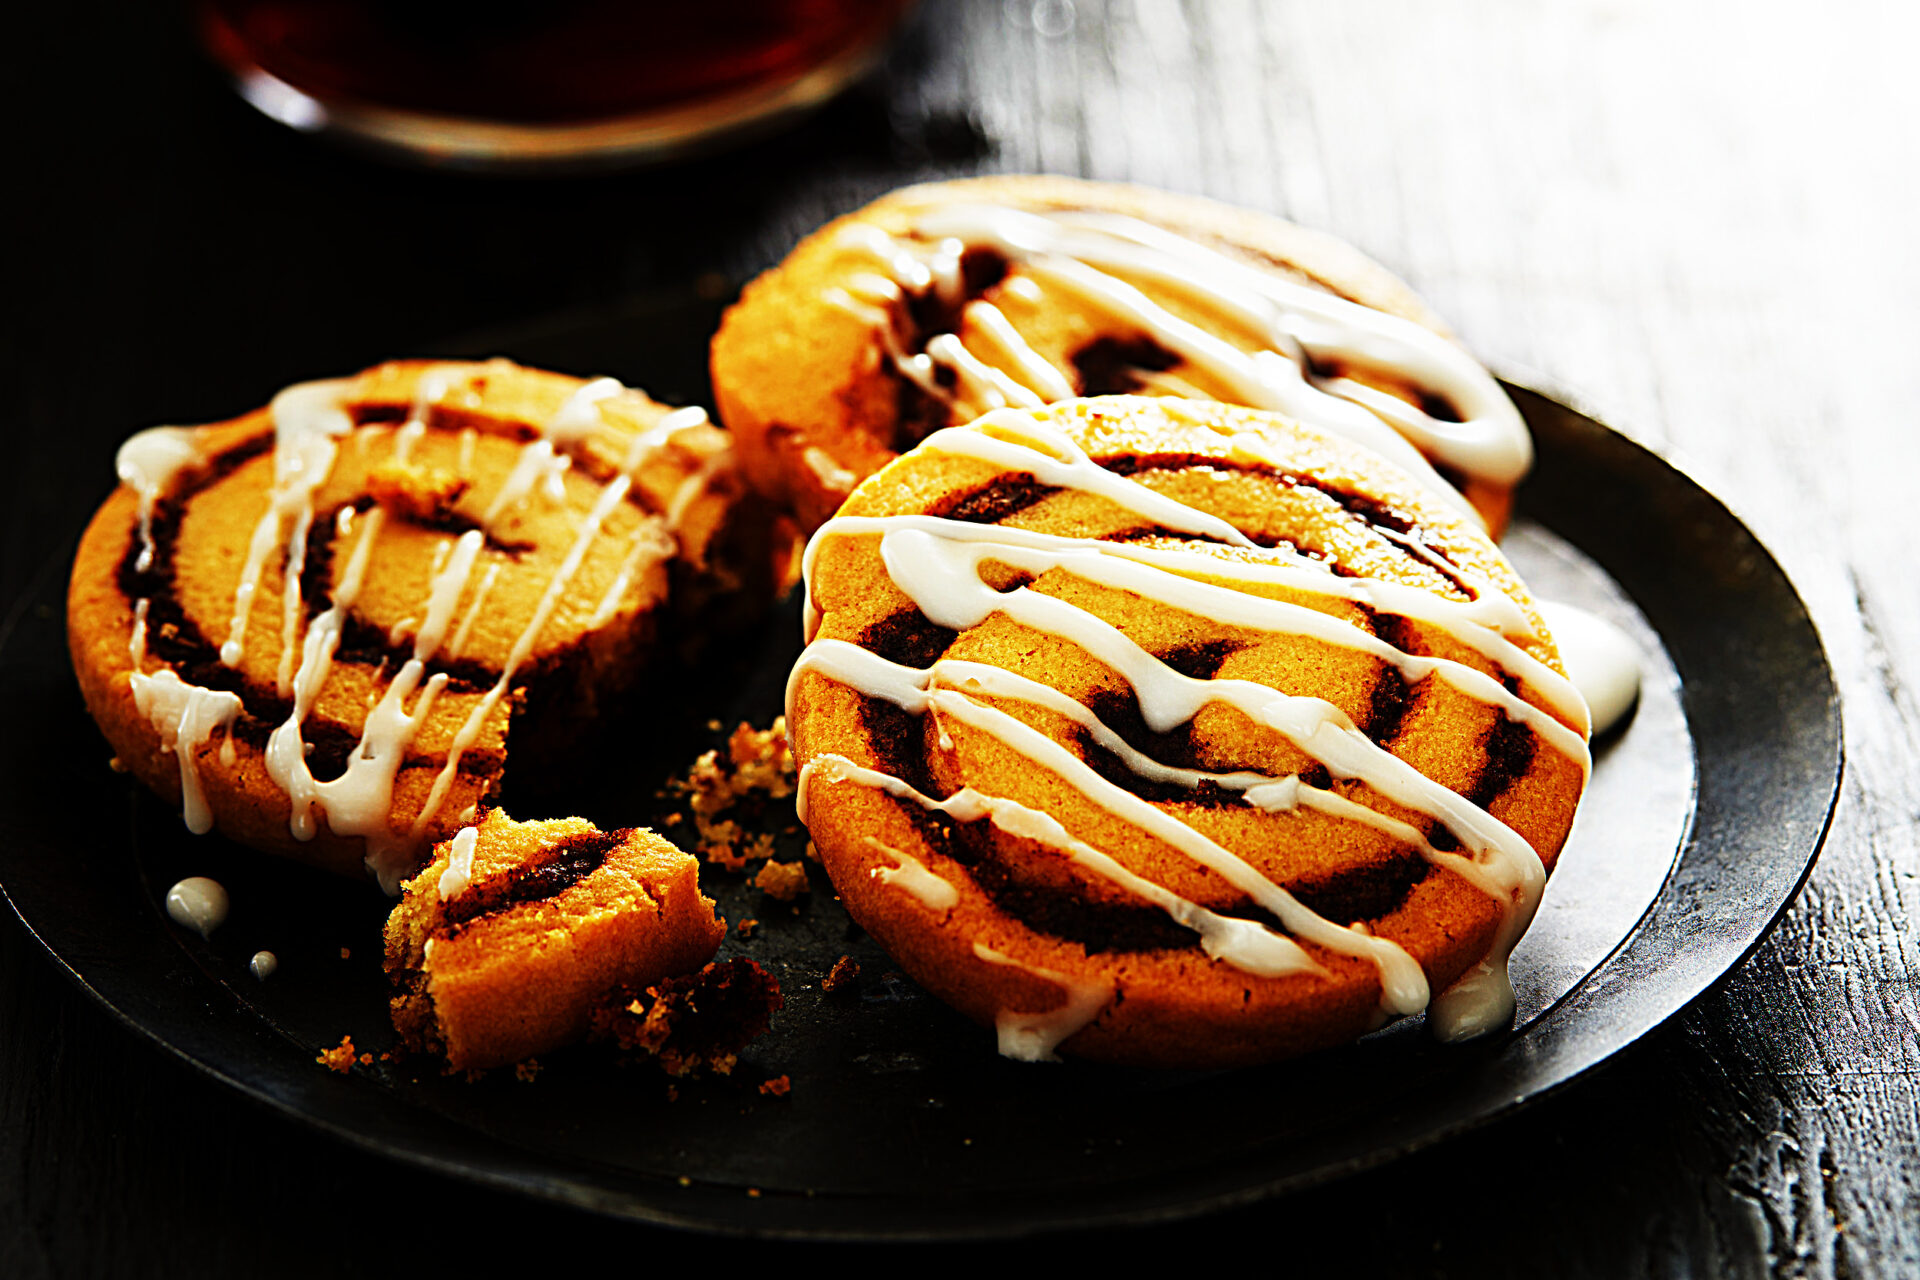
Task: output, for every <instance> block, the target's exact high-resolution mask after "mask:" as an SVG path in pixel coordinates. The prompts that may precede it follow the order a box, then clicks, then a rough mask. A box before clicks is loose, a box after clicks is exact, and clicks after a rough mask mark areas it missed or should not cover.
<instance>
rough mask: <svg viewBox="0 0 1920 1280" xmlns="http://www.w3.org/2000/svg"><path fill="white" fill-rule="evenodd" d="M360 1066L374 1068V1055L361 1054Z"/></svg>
mask: <svg viewBox="0 0 1920 1280" xmlns="http://www.w3.org/2000/svg"><path fill="white" fill-rule="evenodd" d="M360 1065H361V1066H363V1067H370V1066H372V1065H373V1055H372V1054H370V1053H363V1054H361V1055H360Z"/></svg>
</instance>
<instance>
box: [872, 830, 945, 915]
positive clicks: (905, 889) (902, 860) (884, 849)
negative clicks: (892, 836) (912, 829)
mask: <svg viewBox="0 0 1920 1280" xmlns="http://www.w3.org/2000/svg"><path fill="white" fill-rule="evenodd" d="M867 844H868V845H869V846H870V847H871V848H873V849H875V850H877V851H879V852H881V853H884V854H886V855H887V856H888V857H889V858H892V859H893V861H894V865H893V866H891V867H875V868H873V870H871V871H870V872H868V873H867V874H868V875H870V876H871V877H873V879H875V880H877V881H879V882H880V883H881V884H884V885H891V886H893V887H894V888H896V889H898V890H900V891H901V892H902V893H904V894H906V895H907V896H908V897H910V898H912V899H914V900H915V901H916V902H918V903H919V904H920V905H921V906H923V907H925V908H926V909H927V910H929V911H932V912H934V913H936V914H938V913H941V912H945V911H951V910H952V909H953V908H954V906H955V905H956V904H957V903H958V902H959V901H960V891H959V890H958V889H956V888H954V887H953V885H952V884H951V883H949V882H948V881H947V880H945V879H943V878H941V877H940V876H938V875H935V874H934V872H933V869H932V868H930V867H928V866H927V864H926V863H924V862H922V861H920V859H918V858H916V857H914V856H913V855H912V854H910V853H902V852H901V851H900V850H898V849H896V848H894V847H893V846H892V845H887V844H882V843H880V842H879V841H878V840H875V839H874V838H873V837H872V836H868V837H867Z"/></svg>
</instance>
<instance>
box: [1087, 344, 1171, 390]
mask: <svg viewBox="0 0 1920 1280" xmlns="http://www.w3.org/2000/svg"><path fill="white" fill-rule="evenodd" d="M1072 359H1073V368H1074V373H1075V380H1076V381H1077V382H1078V384H1079V387H1080V394H1081V395H1083V396H1123V395H1130V394H1132V393H1133V392H1135V391H1138V390H1140V389H1141V388H1142V387H1144V386H1146V383H1145V382H1144V381H1142V380H1141V378H1140V377H1139V374H1140V373H1141V372H1142V371H1148V372H1152V373H1164V372H1166V371H1167V370H1168V369H1172V368H1174V367H1175V366H1177V365H1178V364H1179V363H1180V357H1179V356H1178V355H1176V354H1174V353H1173V352H1171V351H1169V350H1167V349H1166V348H1165V347H1163V346H1161V345H1160V344H1159V343H1157V342H1155V341H1154V340H1153V339H1152V338H1149V337H1148V336H1147V335H1146V334H1144V333H1142V334H1136V335H1134V336H1133V337H1127V338H1119V337H1112V336H1107V337H1100V338H1095V339H1094V340H1093V341H1092V342H1089V343H1088V344H1087V345H1086V346H1084V347H1081V348H1080V349H1079V350H1078V351H1076V352H1074V353H1073V357H1072Z"/></svg>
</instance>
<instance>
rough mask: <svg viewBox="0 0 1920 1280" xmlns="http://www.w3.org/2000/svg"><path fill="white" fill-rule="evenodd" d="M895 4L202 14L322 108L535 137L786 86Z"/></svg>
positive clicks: (740, 0) (232, 44)
mask: <svg viewBox="0 0 1920 1280" xmlns="http://www.w3.org/2000/svg"><path fill="white" fill-rule="evenodd" d="M908 3H909V0H201V17H202V23H203V28H204V31H205V35H206V39H207V41H208V43H209V45H210V46H211V47H212V49H213V51H214V52H215V53H216V54H217V55H218V56H219V57H220V58H221V60H222V61H224V62H226V63H227V64H228V65H229V66H236V67H242V66H255V67H258V68H260V69H261V70H263V71H266V72H268V73H270V74H271V75H273V76H275V77H277V78H278V79H280V80H282V81H285V82H286V83H287V84H290V85H292V86H293V87H294V88H296V89H299V90H301V91H302V92H304V93H307V94H309V95H310V96H312V97H313V98H316V99H318V100H319V101H321V102H324V103H334V104H338V103H356V104H363V105H370V106H379V107H389V108H397V109H399V110H403V111H414V112H420V113H424V114H432V115H444V116H458V117H463V118H467V119H473V120H488V121H500V122H506V123H512V124H529V125H548V124H570V123H578V122H587V121H596V120H609V119H618V118H623V117H630V116H636V115H643V114H645V113H648V112H652V111H658V110H663V109H668V108H672V107H675V106H679V105H682V104H686V103H691V102H697V101H701V100H705V99H710V98H715V97H720V96H723V95H727V94H732V93H739V92H747V91H752V90H755V89H759V88H763V87H766V88H771V87H774V86H778V85H781V84H783V83H788V82H791V81H794V80H797V79H798V78H799V77H801V76H803V75H805V74H806V73H807V72H808V71H811V70H813V69H814V68H816V67H819V66H822V65H823V64H826V63H829V62H832V61H833V60H835V59H837V58H840V57H843V56H847V55H853V54H857V53H858V52H859V51H860V50H862V49H866V48H870V47H872V46H873V45H875V44H876V43H877V42H878V41H879V40H880V39H881V38H882V37H884V36H885V35H886V33H887V32H888V30H889V29H891V27H892V26H893V24H894V22H895V21H896V20H897V19H898V18H899V17H900V15H901V13H902V12H903V11H904V9H905V8H906V6H907V4H908Z"/></svg>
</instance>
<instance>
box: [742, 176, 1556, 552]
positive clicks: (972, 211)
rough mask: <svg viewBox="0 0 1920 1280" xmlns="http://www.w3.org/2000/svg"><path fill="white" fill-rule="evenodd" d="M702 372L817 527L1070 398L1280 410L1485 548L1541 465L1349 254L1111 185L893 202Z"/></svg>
mask: <svg viewBox="0 0 1920 1280" xmlns="http://www.w3.org/2000/svg"><path fill="white" fill-rule="evenodd" d="M712 355H713V386H714V396H715V399H716V402H717V403H718V405H719V407H720V416H721V418H722V420H723V421H725V422H726V424H727V425H728V426H729V427H730V428H731V429H732V430H733V431H734V432H735V434H736V435H738V436H739V438H740V442H741V451H742V457H743V462H744V465H745V467H746V470H747V473H748V476H749V477H750V478H751V479H752V481H753V483H754V485H755V486H756V487H757V488H759V489H760V490H761V491H762V492H764V493H767V494H769V495H771V496H773V497H775V498H779V499H783V500H786V501H788V502H790V503H791V505H792V506H793V508H794V510H795V511H796V512H797V513H798V514H799V516H800V518H801V520H802V523H804V524H805V525H807V527H809V528H811V527H813V526H815V525H817V524H819V523H820V522H821V521H822V520H825V519H826V518H827V517H828V516H830V515H831V514H832V513H833V511H834V509H835V508H836V507H838V506H839V505H840V503H841V501H842V500H843V499H844V498H845V497H846V496H847V494H848V492H849V491H850V490H851V489H852V487H853V486H854V485H855V484H857V483H858V482H859V481H860V480H861V479H862V478H863V477H865V476H867V475H870V474H872V473H873V472H874V471H876V470H878V469H879V468H880V467H881V466H883V465H884V464H885V463H886V462H887V460H888V459H890V458H892V457H893V456H894V454H895V453H897V452H899V451H900V450H903V449H906V448H908V447H910V446H911V445H912V444H913V443H914V442H916V441H918V440H919V439H921V438H922V437H924V436H925V435H927V434H928V433H929V432H930V431H934V430H937V429H939V428H941V427H945V426H948V425H953V424H958V423H964V422H967V421H969V420H970V419H972V418H973V417H975V416H976V415H978V414H981V413H985V412H987V411H988V410H991V409H995V408H998V407H1001V406H1015V407H1037V406H1039V405H1041V404H1043V403H1051V402H1053V401H1057V400H1063V399H1067V398H1069V397H1072V396H1086V395H1104V394H1115V393H1134V392H1139V393H1146V394H1155V395H1173V396H1186V397H1194V398H1201V399H1210V400H1221V401H1225V402H1228V403H1234V404H1245V405H1251V406H1255V407H1258V408H1266V409H1273V410H1277V411H1280V412H1284V413H1286V414H1288V415H1289V416H1291V417H1293V418H1296V419H1298V420H1300V421H1303V422H1306V423H1309V424H1311V425H1313V426H1316V427H1320V428H1323V429H1325V430H1328V431H1332V432H1334V433H1336V434H1340V435H1344V436H1347V437H1348V438H1350V439H1353V440H1356V441H1358V442H1360V443H1362V444H1365V445H1367V446H1368V447H1370V448H1372V449H1375V450H1376V451H1378V452H1380V453H1382V454H1384V455H1386V456H1387V457H1389V458H1390V459H1392V460H1393V461H1394V462H1395V463H1397V464H1398V465H1399V466H1400V467H1402V468H1403V469H1404V470H1406V471H1408V472H1409V473H1411V474H1413V475H1415V476H1417V477H1418V478H1420V479H1421V480H1423V481H1424V482H1426V483H1428V484H1430V485H1432V486H1434V487H1435V488H1436V489H1438V490H1439V491H1440V492H1442V493H1443V494H1445V495H1446V497H1447V498H1448V500H1449V501H1451V502H1453V503H1455V504H1456V505H1458V506H1460V507H1461V508H1462V509H1467V510H1472V511H1474V512H1476V513H1477V514H1478V515H1479V517H1480V519H1481V521H1482V523H1483V524H1484V525H1485V526H1486V527H1487V528H1489V529H1491V530H1493V531H1494V533H1495V535H1496V536H1497V535H1498V533H1499V531H1500V530H1501V529H1502V528H1503V527H1504V526H1505V524H1506V519H1507V514H1508V511H1509V508H1510V505H1511V495H1512V487H1513V485H1514V483H1515V482H1516V481H1517V480H1518V479H1519V478H1520V477H1521V475H1523V474H1524V473H1525V472H1526V470H1527V468H1528V466H1529V465H1530V462H1531V459H1532V446H1531V442H1530V441H1529V438H1528V435H1527V431H1526V427H1525V425H1524V424H1523V423H1522V421H1521V420H1520V416H1519V414H1518V412H1517V411H1516V410H1515V409H1514V407H1513V405H1512V403H1511V402H1509V401H1508V399H1507V397H1506V395H1505V393H1504V392H1503V391H1502V390H1501V389H1500V386H1499V384H1498V383H1496V382H1495V381H1494V380H1493V378H1492V377H1490V376H1489V375H1488V374H1487V372H1486V371H1485V370H1484V369H1482V368H1481V367H1480V366H1479V365H1478V364H1477V363H1476V362H1475V361H1474V360H1473V359H1472V357H1470V356H1468V355H1467V354H1466V353H1465V352H1464V351H1462V350H1461V349H1460V348H1459V347H1458V346H1457V345H1455V344H1454V343H1453V342H1452V341H1451V340H1450V339H1449V338H1448V337H1447V335H1446V330H1445V328H1444V327H1443V326H1442V325H1441V324H1440V322H1439V321H1438V320H1437V319H1436V318H1435V317H1434V316H1433V314H1432V313H1431V312H1430V311H1429V310H1428V309H1427V308H1426V306H1425V305H1424V304H1423V303H1421V301H1420V300H1419V299H1418V298H1416V297H1415V296H1414V295H1413V294H1412V292H1411V291H1409V290H1408V289H1407V287H1406V286H1405V285H1403V284H1401V283H1400V282H1399V281H1398V280H1396V279H1395V278H1394V277H1393V276H1391V275H1389V274H1388V273H1387V272H1386V271H1385V270H1383V269H1382V268H1381V267H1379V266H1377V265H1376V264H1374V263H1373V262H1371V261H1369V260H1367V259H1366V258H1364V257H1362V256H1361V255H1360V254H1359V253H1358V252H1357V251H1355V250H1354V249H1352V248H1350V247H1348V246H1347V245H1345V244H1342V243H1340V242H1338V241H1335V240H1332V239H1329V238H1328V237H1325V236H1322V235H1318V234H1316V233H1313V232H1310V231H1305V230H1302V229H1301V228H1299V227H1296V226H1293V225H1292V224H1290V223H1286V222H1282V221H1280V220H1279V219H1277V218H1272V217H1268V216H1266V215H1263V214H1256V213H1251V212H1248V211H1246V210H1241V209H1234V208H1229V207H1227V206H1225V205H1219V204H1215V203H1213V202H1211V201H1207V200H1201V199H1196V198H1194V197H1190V196H1176V195H1172V194H1169V193H1166V192H1158V191H1150V190H1146V189H1144V188H1139V187H1130V186H1122V185H1118V184H1113V183H1099V182H1083V181H1079V180H1075V179H1069V178H1052V177H997V178H980V179H972V180H967V181H959V182H944V183H935V184H930V185H925V186H917V187H908V188H906V189H904V190H901V191H896V192H894V193H892V194H890V195H888V196H885V197H883V198H882V199H880V200H878V201H876V202H874V203H873V204H870V205H868V206H867V207H866V208H864V209H861V210H859V211H857V212H855V213H852V214H849V215H848V216H846V217H843V218H841V219H839V220H837V221H835V222H831V223H829V224H827V225H826V226H825V227H822V228H821V229H820V230H818V231H816V232H814V233H813V234H812V235H810V236H808V237H807V238H806V239H804V240H802V241H801V242H800V244H799V245H798V246H796V247H795V249H794V250H793V252H792V253H791V254H789V255H788V256H787V258H786V260H785V261H784V262H782V263H781V264H780V265H779V266H777V267H775V268H774V269H773V270H771V271H769V272H767V273H766V274H765V275H763V276H761V277H760V278H759V279H758V280H755V281H754V282H753V283H752V284H750V285H748V286H747V288H746V291H745V292H744V293H743V294H742V296H741V299H740V301H739V302H738V303H737V304H736V305H735V306H734V307H733V308H732V309H731V310H729V311H728V312H727V315H726V317H725V319H724V320H723V321H722V323H721V326H720V331H719V333H718V334H717V335H716V336H715V338H714V341H713V352H712ZM1463 495H1464V496H1463Z"/></svg>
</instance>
